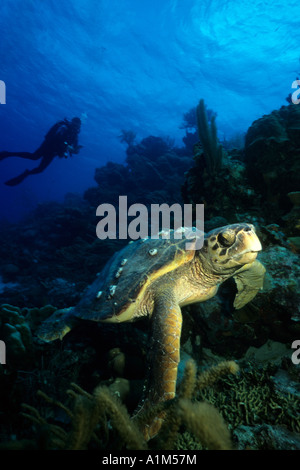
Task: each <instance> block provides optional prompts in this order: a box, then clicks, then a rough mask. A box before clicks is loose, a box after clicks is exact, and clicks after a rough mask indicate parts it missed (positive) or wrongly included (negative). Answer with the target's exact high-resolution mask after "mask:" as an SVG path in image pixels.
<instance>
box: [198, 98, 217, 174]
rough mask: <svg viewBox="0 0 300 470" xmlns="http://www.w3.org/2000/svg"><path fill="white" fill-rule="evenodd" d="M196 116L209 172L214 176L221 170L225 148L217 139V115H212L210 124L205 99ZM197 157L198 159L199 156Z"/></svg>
mask: <svg viewBox="0 0 300 470" xmlns="http://www.w3.org/2000/svg"><path fill="white" fill-rule="evenodd" d="M196 114H197V126H198V134H199V139H200V141H201V144H202V147H203V153H204V157H205V162H206V167H207V171H208V173H209V174H210V175H211V176H212V175H214V174H215V173H217V172H218V170H219V169H220V168H221V166H222V158H223V147H222V145H221V144H219V142H218V137H217V126H216V115H215V114H212V116H211V118H210V123H209V122H208V119H207V112H206V108H205V104H204V100H203V99H202V100H200V102H199V104H198V106H197V113H196ZM195 156H196V157H197V154H196V155H195Z"/></svg>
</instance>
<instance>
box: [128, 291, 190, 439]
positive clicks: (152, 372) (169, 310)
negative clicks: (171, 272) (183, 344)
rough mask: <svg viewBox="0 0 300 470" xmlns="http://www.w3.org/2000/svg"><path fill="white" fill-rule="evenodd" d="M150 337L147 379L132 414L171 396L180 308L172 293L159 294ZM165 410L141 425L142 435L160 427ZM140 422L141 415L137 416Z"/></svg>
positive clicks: (179, 330) (179, 331)
mask: <svg viewBox="0 0 300 470" xmlns="http://www.w3.org/2000/svg"><path fill="white" fill-rule="evenodd" d="M151 320H152V339H151V344H150V350H149V356H148V367H149V370H148V379H147V386H146V395H145V400H144V402H143V404H142V406H141V408H140V410H139V412H138V414H137V415H136V417H137V418H138V419H139V420H140V418H141V417H142V415H143V413H146V414H147V411H149V410H150V409H151V408H153V407H154V406H155V405H157V404H158V403H160V402H163V401H166V400H170V399H172V398H174V397H175V391H176V380H177V369H178V364H179V361H180V335H181V325H182V315H181V309H180V307H179V305H178V303H177V302H176V300H175V299H174V298H173V297H169V296H166V295H162V296H159V297H158V298H157V299H156V301H155V308H154V312H153V314H152V319H151ZM164 416H165V413H164V412H161V413H159V414H158V415H157V416H155V417H154V419H152V420H151V422H146V424H144V425H143V429H141V431H142V433H143V435H144V438H145V439H146V440H147V441H148V440H149V439H152V438H153V437H154V436H155V435H156V434H157V433H158V432H159V430H160V428H161V425H162V423H163V420H164ZM141 421H142V422H143V419H141Z"/></svg>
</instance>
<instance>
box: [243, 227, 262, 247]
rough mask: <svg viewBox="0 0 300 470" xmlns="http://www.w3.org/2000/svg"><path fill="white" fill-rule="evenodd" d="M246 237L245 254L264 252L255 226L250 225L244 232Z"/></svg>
mask: <svg viewBox="0 0 300 470" xmlns="http://www.w3.org/2000/svg"><path fill="white" fill-rule="evenodd" d="M243 235H244V245H245V250H244V252H249V251H250V252H258V251H261V250H262V246H261V243H260V241H259V238H258V236H257V235H256V233H255V228H254V225H251V224H248V225H247V227H246V228H245V229H244V230H243Z"/></svg>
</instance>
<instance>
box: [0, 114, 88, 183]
mask: <svg viewBox="0 0 300 470" xmlns="http://www.w3.org/2000/svg"><path fill="white" fill-rule="evenodd" d="M80 126H81V120H80V119H79V118H78V117H74V118H73V119H72V120H71V121H69V120H68V119H66V118H65V119H64V120H63V121H59V122H57V123H56V124H54V126H52V127H51V129H50V130H49V131H48V132H47V134H46V135H45V139H44V142H43V143H42V145H41V146H40V147H39V148H38V149H37V150H36V151H35V152H6V151H3V152H0V161H1V160H4V158H8V157H21V158H27V159H28V160H39V159H40V158H41V162H40V164H39V166H37V167H36V168H33V169H32V170H25V171H24V172H23V173H21V174H20V175H19V176H16V177H15V178H12V179H11V180H8V181H6V182H5V184H6V185H7V186H16V185H17V184H20V183H22V181H23V180H24V179H25V178H27V176H29V175H36V174H37V173H41V172H42V171H44V170H45V168H47V166H48V165H50V163H51V162H52V160H53V159H54V157H56V156H58V157H59V158H67V157H68V156H72V154H77V153H78V152H79V150H80V149H81V148H82V145H78V134H79V132H80Z"/></svg>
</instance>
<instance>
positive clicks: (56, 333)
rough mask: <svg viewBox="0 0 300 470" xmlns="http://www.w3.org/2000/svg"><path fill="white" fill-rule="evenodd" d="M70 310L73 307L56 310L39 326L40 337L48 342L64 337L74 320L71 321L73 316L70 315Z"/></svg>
mask: <svg viewBox="0 0 300 470" xmlns="http://www.w3.org/2000/svg"><path fill="white" fill-rule="evenodd" d="M70 310H71V308H62V309H59V310H56V311H55V312H54V313H53V314H52V315H51V316H50V317H49V318H47V320H45V321H44V322H43V323H42V325H41V326H40V327H39V329H38V331H37V335H38V337H39V338H40V339H42V340H43V341H46V342H49V341H54V340H56V339H62V338H63V337H64V336H65V335H66V334H67V333H69V331H70V330H71V328H72V326H71V324H72V321H70V319H71V318H72V317H71V316H70V317H69V313H70Z"/></svg>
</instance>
